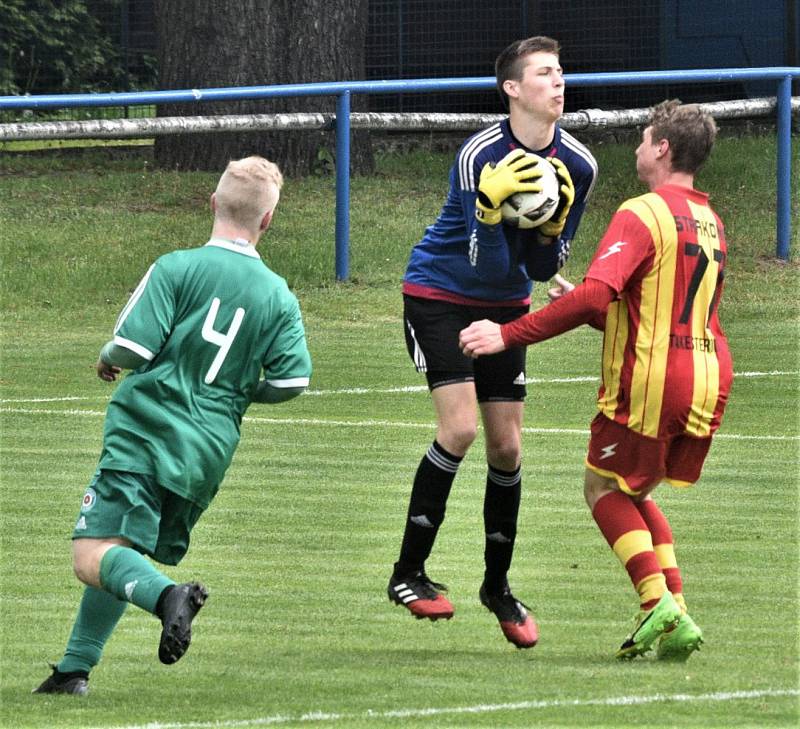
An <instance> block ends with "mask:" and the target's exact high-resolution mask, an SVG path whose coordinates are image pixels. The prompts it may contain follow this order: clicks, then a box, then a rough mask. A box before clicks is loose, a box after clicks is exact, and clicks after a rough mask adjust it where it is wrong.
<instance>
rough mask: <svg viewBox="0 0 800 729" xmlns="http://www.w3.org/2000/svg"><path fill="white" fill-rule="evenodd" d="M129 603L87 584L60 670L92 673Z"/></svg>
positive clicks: (59, 666)
mask: <svg viewBox="0 0 800 729" xmlns="http://www.w3.org/2000/svg"><path fill="white" fill-rule="evenodd" d="M126 607H128V603H126V602H123V601H122V600H117V598H116V597H114V596H113V595H112V594H111V593H110V592H106V591H105V590H98V589H97V588H95V587H87V588H86V589H85V590H84V591H83V598H82V599H81V604H80V607H79V608H78V615H77V617H76V618H75V624H74V625H73V626H72V632H71V633H70V635H69V641H67V649H66V651H65V652H64V657H63V658H62V659H61V662H60V663H59V664H58V670H59V671H61V672H62V673H70V672H71V671H86V673H89V671H91V670H92V669H93V668H94V667H95V666H96V665H97V662H98V661H99V660H100V655H101V654H102V653H103V646H104V645H105V644H106V641H107V640H108V638H109V636H110V635H111V632H112V631H113V630H114V628H115V627H116V625H117V622H118V621H119V619H120V618H121V617H122V613H124V612H125V608H126Z"/></svg>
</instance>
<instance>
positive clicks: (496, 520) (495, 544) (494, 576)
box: [483, 466, 522, 593]
mask: <svg viewBox="0 0 800 729" xmlns="http://www.w3.org/2000/svg"><path fill="white" fill-rule="evenodd" d="M521 491H522V479H521V475H520V468H519V467H517V468H516V469H515V470H513V471H501V470H500V469H499V468H494V467H492V466H489V473H488V475H487V477H486V494H485V496H484V500H483V523H484V527H485V529H486V547H485V551H484V560H485V562H486V573H485V576H484V584H485V585H486V590H487V592H490V593H498V592H501V591H502V590H503V588H504V587H505V585H506V584H507V583H506V575H507V574H508V570H509V569H510V567H511V558H512V556H513V554H514V542H515V540H516V538H517V515H518V514H519V502H520V494H521Z"/></svg>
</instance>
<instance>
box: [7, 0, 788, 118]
mask: <svg viewBox="0 0 800 729" xmlns="http://www.w3.org/2000/svg"><path fill="white" fill-rule="evenodd" d="M735 4H736V12H735V13H733V12H731V8H730V3H729V2H722V1H720V0H709V1H708V2H705V3H699V4H697V3H681V2H680V1H679V0H639V2H635V3H632V2H630V1H629V0H604V2H597V1H596V0H593V1H591V2H587V1H586V0H576V1H575V2H571V3H567V4H565V3H564V2H563V1H562V0H559V1H558V2H556V1H555V0H495V1H494V2H492V3H488V2H486V0H372V1H371V2H370V3H369V27H368V33H367V46H366V68H365V71H366V80H379V79H418V78H448V77H465V76H492V75H493V73H494V71H493V66H494V59H495V57H496V56H497V54H498V52H499V51H500V50H501V49H502V48H503V47H505V46H506V45H508V44H509V43H510V42H512V41H513V40H516V39H518V38H524V37H528V36H532V35H549V36H552V37H554V38H557V39H558V40H559V41H560V43H561V45H562V55H561V61H562V65H563V66H564V69H565V71H566V72H567V73H583V72H586V73H591V72H601V71H632V70H636V71H645V70H658V69H662V70H672V69H685V68H730V67H748V66H783V65H798V60H797V56H798V53H797V35H798V32H797V27H798V18H797V14H798V11H797V8H796V0H736V3H735ZM689 6H691V7H689ZM155 13H156V3H155V0H83V2H76V3H53V2H50V1H48V0H0V26H3V29H4V31H5V32H4V33H2V34H0V61H3V65H2V66H0V94H6V95H10V94H26V93H30V94H42V93H68V92H80V91H133V90H148V89H157V88H158V64H157V38H156V32H155ZM45 28H47V29H48V30H45ZM53 28H55V29H56V30H55V31H53ZM773 93H774V88H773V87H771V86H769V85H767V86H764V85H760V84H757V83H754V84H742V83H715V84H698V85H693V86H691V87H686V86H675V87H672V88H671V87H669V86H666V85H660V86H653V87H646V86H636V87H624V86H622V87H621V86H609V87H583V88H575V89H572V90H570V92H569V93H568V95H567V111H575V110H578V109H586V108H603V109H624V108H629V107H633V106H647V105H650V104H653V103H655V102H657V101H659V100H661V99H663V98H665V97H669V96H679V97H680V98H682V99H683V100H684V101H717V100H728V99H740V98H747V97H759V96H768V95H771V94H773ZM795 93H797V92H795ZM370 111H375V112H419V111H427V112H443V113H456V112H473V113H501V112H502V111H503V110H502V107H501V105H500V100H499V97H498V96H497V94H496V93H495V92H494V91H470V92H451V93H442V94H435V95H419V94H405V95H404V94H387V95H376V96H372V97H371V98H370ZM87 115H91V116H92V117H93V118H116V117H120V116H121V117H131V116H151V115H153V110H152V108H149V107H130V108H124V109H119V108H114V109H99V108H94V109H91V110H78V109H70V110H64V111H63V112H59V113H58V115H57V116H58V118H62V119H79V118H86V117H87ZM20 116H22V117H23V118H25V117H28V118H30V117H32V116H34V113H33V112H23V113H22V115H20V114H16V116H15V117H14V118H7V119H5V121H15V120H17V119H19V118H20ZM48 116H51V117H52V116H53V114H52V113H50V114H49V115H48Z"/></svg>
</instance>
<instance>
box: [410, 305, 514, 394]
mask: <svg viewBox="0 0 800 729" xmlns="http://www.w3.org/2000/svg"><path fill="white" fill-rule="evenodd" d="M403 303H404V306H403V322H404V327H405V332H406V348H407V349H408V354H409V356H410V357H411V359H412V361H413V362H414V366H415V367H416V368H417V372H424V373H425V376H426V377H427V379H428V388H429V389H431V390H433V389H435V388H437V387H441V386H442V385H451V384H454V383H457V382H474V383H475V392H476V393H477V397H478V401H479V402H489V401H503V400H506V401H520V400H524V399H525V395H526V389H525V351H526V349H525V347H514V348H512V349H507V350H505V351H504V352H500V353H499V354H492V355H489V356H487V357H479V358H478V359H472V358H471V357H467V356H465V355H464V354H463V353H462V352H461V349H460V348H459V346H458V333H459V332H460V331H461V330H462V329H464V327H466V326H468V325H469V324H470V323H471V322H473V321H477V320H478V319H490V320H491V321H496V322H498V323H499V324H505V323H506V322H509V321H512V320H514V319H516V318H518V317H520V316H522V315H523V314H527V313H528V307H527V306H469V305H463V304H452V303H450V302H449V301H438V300H436V299H420V298H417V297H416V296H408V295H407V294H404V295H403Z"/></svg>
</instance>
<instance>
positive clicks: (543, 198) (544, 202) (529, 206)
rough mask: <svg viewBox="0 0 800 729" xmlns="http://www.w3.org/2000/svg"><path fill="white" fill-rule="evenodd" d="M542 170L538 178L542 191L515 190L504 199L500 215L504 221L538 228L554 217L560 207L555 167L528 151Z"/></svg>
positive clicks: (529, 155)
mask: <svg viewBox="0 0 800 729" xmlns="http://www.w3.org/2000/svg"><path fill="white" fill-rule="evenodd" d="M525 156H526V157H530V158H532V161H533V162H536V163H537V164H538V166H539V169H540V170H541V172H542V176H541V177H540V178H539V179H538V180H536V182H538V183H539V184H541V186H542V191H541V192H515V193H514V194H513V195H511V196H510V197H508V198H506V199H505V200H503V203H502V205H500V215H501V216H502V217H503V222H504V223H505V224H506V225H510V226H512V227H514V228H538V227H539V226H540V225H541V224H542V223H546V222H547V221H548V220H550V218H552V217H553V213H555V211H556V208H557V207H558V188H559V181H558V175H556V171H555V168H554V167H553V165H551V164H550V163H549V162H548V161H547V160H546V159H544V158H543V157H539V155H536V154H533V152H526V154H525Z"/></svg>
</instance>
